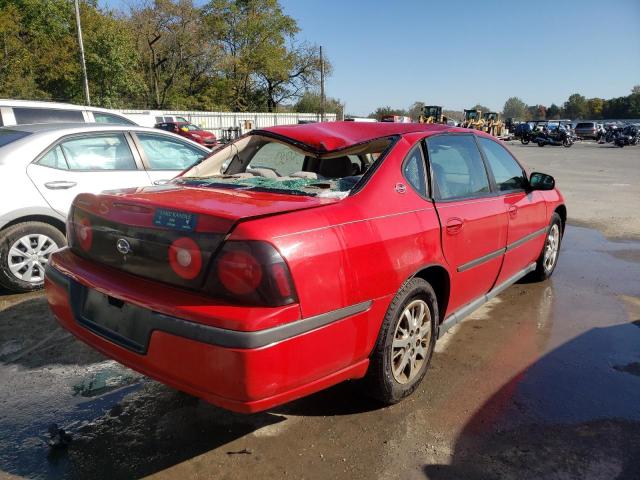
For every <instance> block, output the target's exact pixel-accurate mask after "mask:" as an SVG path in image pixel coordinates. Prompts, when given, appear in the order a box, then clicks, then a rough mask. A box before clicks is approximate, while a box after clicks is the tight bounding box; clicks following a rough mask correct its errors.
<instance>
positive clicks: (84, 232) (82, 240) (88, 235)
mask: <svg viewBox="0 0 640 480" xmlns="http://www.w3.org/2000/svg"><path fill="white" fill-rule="evenodd" d="M74 224H75V225H74V232H75V234H76V239H77V240H78V244H80V248H82V249H83V250H84V251H85V252H88V251H89V250H91V245H92V244H93V228H92V226H91V220H89V218H88V217H86V216H82V215H78V216H77V217H76V219H75V221H74Z"/></svg>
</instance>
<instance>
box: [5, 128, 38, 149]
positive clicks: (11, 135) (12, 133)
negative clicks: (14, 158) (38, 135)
mask: <svg viewBox="0 0 640 480" xmlns="http://www.w3.org/2000/svg"><path fill="white" fill-rule="evenodd" d="M27 135H31V133H30V132H22V131H20V130H5V129H0V147H4V146H5V145H8V144H10V143H12V142H15V141H16V140H20V139H21V138H24V137H26V136H27Z"/></svg>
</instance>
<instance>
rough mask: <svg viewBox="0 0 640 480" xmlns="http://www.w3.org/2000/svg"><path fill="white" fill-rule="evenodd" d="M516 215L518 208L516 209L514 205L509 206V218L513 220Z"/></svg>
mask: <svg viewBox="0 0 640 480" xmlns="http://www.w3.org/2000/svg"><path fill="white" fill-rule="evenodd" d="M516 215H518V207H516V206H515V205H511V206H510V207H509V216H510V217H512V218H514V217H515V216H516Z"/></svg>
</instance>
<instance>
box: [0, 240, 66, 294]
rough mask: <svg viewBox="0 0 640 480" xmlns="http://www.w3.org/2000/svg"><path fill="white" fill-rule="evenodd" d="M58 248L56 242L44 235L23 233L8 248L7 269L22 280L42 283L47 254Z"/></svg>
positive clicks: (47, 258)
mask: <svg viewBox="0 0 640 480" xmlns="http://www.w3.org/2000/svg"><path fill="white" fill-rule="evenodd" d="M58 248H59V247H58V244H57V243H56V242H54V241H53V240H52V239H51V238H49V237H48V236H46V235H42V234H40V233H36V234H31V235H25V236H24V237H21V238H19V239H18V240H17V241H16V242H15V243H14V244H13V245H11V248H10V249H9V254H8V261H7V264H8V266H9V271H11V273H12V274H13V275H14V276H15V277H16V278H18V279H19V280H22V281H23V282H29V283H35V284H37V283H42V282H43V281H44V267H45V265H46V264H47V262H48V261H49V256H50V255H51V254H52V253H53V252H55V251H56V250H58Z"/></svg>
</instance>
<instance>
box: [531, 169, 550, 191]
mask: <svg viewBox="0 0 640 480" xmlns="http://www.w3.org/2000/svg"><path fill="white" fill-rule="evenodd" d="M529 186H530V187H531V190H553V189H554V188H555V187H556V181H555V179H554V178H553V177H552V176H551V175H547V174H546V173H540V172H533V173H532V174H531V177H529Z"/></svg>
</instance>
